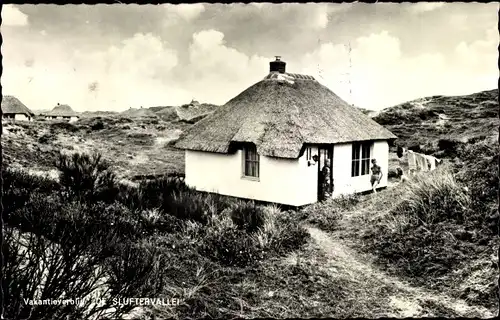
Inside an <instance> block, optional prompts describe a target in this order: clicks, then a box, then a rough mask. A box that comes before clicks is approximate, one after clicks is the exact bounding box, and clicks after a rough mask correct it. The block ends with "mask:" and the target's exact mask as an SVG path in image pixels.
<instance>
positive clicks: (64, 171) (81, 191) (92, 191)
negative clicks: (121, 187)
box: [56, 153, 118, 203]
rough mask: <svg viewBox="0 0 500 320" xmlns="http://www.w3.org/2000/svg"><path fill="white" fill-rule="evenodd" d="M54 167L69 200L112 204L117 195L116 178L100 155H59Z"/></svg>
mask: <svg viewBox="0 0 500 320" xmlns="http://www.w3.org/2000/svg"><path fill="white" fill-rule="evenodd" d="M56 167H57V168H58V169H59V170H60V171H61V177H60V183H61V185H62V187H63V188H64V189H65V190H66V191H67V192H68V196H69V198H77V199H80V200H85V201H88V202H96V201H105V202H108V203H112V202H114V201H115V199H116V197H117V195H118V187H117V184H116V176H115V174H114V173H113V172H112V171H111V170H110V168H109V164H108V163H106V162H105V161H103V160H102V158H101V155H100V154H93V155H88V154H80V153H74V154H72V155H67V154H60V155H59V159H58V160H57V161H56Z"/></svg>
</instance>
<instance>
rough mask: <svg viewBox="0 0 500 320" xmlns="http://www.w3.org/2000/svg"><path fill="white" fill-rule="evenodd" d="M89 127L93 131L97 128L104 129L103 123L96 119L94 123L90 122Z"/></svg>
mask: <svg viewBox="0 0 500 320" xmlns="http://www.w3.org/2000/svg"><path fill="white" fill-rule="evenodd" d="M90 128H91V129H92V130H93V131H97V130H102V129H104V123H102V121H98V122H96V123H94V124H92V125H91V126H90Z"/></svg>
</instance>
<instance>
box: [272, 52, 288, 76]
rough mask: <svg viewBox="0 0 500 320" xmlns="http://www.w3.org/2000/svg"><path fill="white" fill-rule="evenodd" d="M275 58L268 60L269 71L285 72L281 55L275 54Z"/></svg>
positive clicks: (284, 63) (284, 64)
mask: <svg viewBox="0 0 500 320" xmlns="http://www.w3.org/2000/svg"><path fill="white" fill-rule="evenodd" d="M275 58H276V60H275V61H271V62H269V72H279V73H285V72H286V62H285V61H282V60H281V56H275Z"/></svg>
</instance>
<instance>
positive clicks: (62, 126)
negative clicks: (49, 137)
mask: <svg viewBox="0 0 500 320" xmlns="http://www.w3.org/2000/svg"><path fill="white" fill-rule="evenodd" d="M58 130H59V131H69V132H76V131H78V127H77V126H75V125H74V124H72V123H69V122H65V121H61V122H52V123H51V124H50V131H52V132H54V131H58Z"/></svg>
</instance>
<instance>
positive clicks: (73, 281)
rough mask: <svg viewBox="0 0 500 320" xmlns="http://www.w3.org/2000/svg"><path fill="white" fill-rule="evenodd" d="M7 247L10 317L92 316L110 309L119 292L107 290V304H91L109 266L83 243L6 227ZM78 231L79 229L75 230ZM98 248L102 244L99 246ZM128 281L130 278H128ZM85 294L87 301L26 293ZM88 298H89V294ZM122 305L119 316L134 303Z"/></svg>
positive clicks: (6, 296) (6, 300) (5, 281)
mask: <svg viewBox="0 0 500 320" xmlns="http://www.w3.org/2000/svg"><path fill="white" fill-rule="evenodd" d="M5 231H6V233H5V239H4V240H5V244H4V246H3V248H2V251H3V254H4V257H5V258H6V259H5V266H4V272H3V275H4V277H3V278H2V288H3V290H4V297H3V298H4V301H3V303H4V305H5V306H6V308H5V309H4V316H5V317H6V318H7V319H28V318H31V319H47V320H54V319H55V320H59V319H60V320H64V319H68V318H71V319H89V318H91V317H99V316H100V315H102V314H103V312H104V311H105V310H107V309H108V310H109V308H110V307H111V304H112V298H115V297H120V296H119V295H117V294H116V293H115V292H113V293H111V294H108V295H107V296H105V298H106V300H105V303H104V305H94V306H91V303H92V300H91V299H88V298H90V296H91V295H93V294H96V293H97V292H99V291H100V290H101V289H102V283H103V282H105V272H104V270H103V269H102V268H101V267H100V263H101V257H100V256H99V255H95V254H91V255H89V254H86V252H85V250H84V249H82V248H75V247H72V246H68V245H66V246H62V245H59V244H56V243H53V242H51V241H49V240H47V239H46V238H44V237H43V236H40V235H36V234H34V233H21V232H17V231H16V230H14V229H12V228H6V229H5ZM73 236H74V235H73ZM95 249H96V252H97V250H99V247H98V246H97V247H95ZM122 285H124V286H126V285H127V283H122ZM48 297H50V298H52V299H58V298H59V299H65V298H73V299H75V298H80V299H82V300H81V304H79V305H78V304H75V305H72V304H58V305H33V306H31V305H29V304H26V303H25V302H24V299H29V300H39V299H42V300H43V299H46V298H48ZM85 298H87V299H85ZM115 307H117V308H116V309H115V310H114V312H112V314H111V315H110V316H112V317H114V316H119V315H120V314H122V313H123V311H128V310H130V309H131V308H130V306H115Z"/></svg>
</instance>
